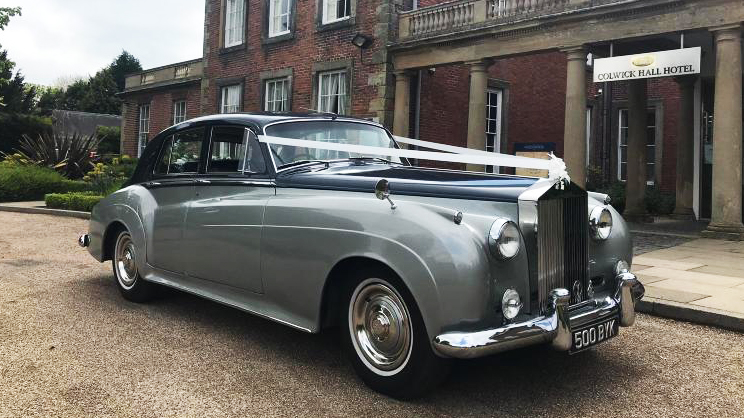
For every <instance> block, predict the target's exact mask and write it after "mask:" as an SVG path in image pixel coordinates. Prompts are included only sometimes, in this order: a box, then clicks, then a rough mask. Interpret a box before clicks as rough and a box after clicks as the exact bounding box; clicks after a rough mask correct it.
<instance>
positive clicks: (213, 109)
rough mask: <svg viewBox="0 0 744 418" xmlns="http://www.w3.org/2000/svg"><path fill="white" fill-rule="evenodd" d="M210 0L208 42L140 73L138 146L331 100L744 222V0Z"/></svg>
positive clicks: (727, 233)
mask: <svg viewBox="0 0 744 418" xmlns="http://www.w3.org/2000/svg"><path fill="white" fill-rule="evenodd" d="M205 7H206V18H205V22H204V57H203V58H202V59H199V60H194V61H188V62H182V63H177V64H173V65H169V66H166V67H160V68H154V69H151V70H146V71H144V72H142V73H139V74H133V75H131V76H129V77H128V78H127V83H126V90H125V92H124V93H123V94H122V98H123V99H124V102H125V104H124V109H123V111H124V122H123V133H122V136H123V141H122V144H123V145H122V147H123V152H124V153H126V154H130V155H137V154H138V153H139V150H140V149H142V147H143V145H144V144H146V142H147V141H148V140H149V139H152V138H153V137H154V136H155V134H157V133H158V132H159V131H161V130H163V129H165V128H166V127H168V126H170V125H172V124H174V123H179V122H181V121H183V120H186V119H189V118H193V117H196V116H200V115H205V114H213V113H230V112H255V111H264V110H265V111H282V112H283V111H293V112H305V111H308V110H317V111H328V112H335V113H339V114H345V115H352V116H355V117H360V118H370V119H374V120H376V121H379V122H380V123H382V124H384V125H385V126H387V127H389V128H391V129H392V130H393V131H394V133H396V134H398V135H405V136H411V137H415V138H420V139H423V140H427V141H436V142H444V143H448V144H453V145H459V146H468V147H471V148H475V149H481V150H488V151H498V152H503V153H510V154H515V153H517V154H523V155H530V153H531V152H537V151H539V152H545V151H550V150H555V153H556V154H557V155H558V156H561V157H563V158H564V159H565V160H566V163H567V165H568V167H569V174H570V175H571V177H572V179H573V180H574V181H576V182H577V183H579V184H583V183H584V182H585V178H586V172H587V167H590V168H591V167H596V168H598V169H599V170H601V173H602V174H603V175H604V176H605V179H606V180H622V181H627V189H628V190H627V194H628V195H627V205H626V215H634V214H635V215H638V214H641V212H643V211H644V210H645V209H643V196H642V194H643V189H644V188H645V186H646V185H647V184H654V185H656V186H658V187H660V188H661V189H662V190H665V191H669V192H676V199H677V207H676V209H675V212H676V213H677V214H678V215H680V216H695V217H697V218H703V219H710V221H711V222H710V225H709V227H708V231H709V234H711V235H717V236H724V237H730V238H737V237H742V233H744V227H742V179H741V174H742V173H741V168H742V151H741V148H742V42H741V37H742V21H744V1H742V0H455V1H442V0H418V1H416V0H206V5H205ZM195 29H196V28H195ZM665 51H668V52H665ZM610 57H613V58H610ZM600 65H601V66H603V68H604V67H606V69H607V70H606V71H605V70H604V69H603V70H602V71H597V69H598V66H600ZM662 67H663V68H672V67H674V68H677V70H669V69H661V70H657V71H653V69H654V68H662ZM640 69H643V70H644V71H646V72H647V73H646V74H643V73H640V72H639V71H637V70H640ZM597 73H599V74H597ZM613 73H614V75H615V76H612V74H613ZM631 73H632V74H631ZM608 74H610V76H608ZM617 74H621V76H617ZM622 74H624V75H625V76H622ZM597 77H602V80H603V81H598V80H597ZM595 80H597V81H598V82H595ZM604 80H608V81H604ZM609 80H611V81H609ZM533 155H534V154H533ZM469 168H471V169H480V170H484V169H485V170H488V171H493V170H494V169H496V170H498V168H493V167H486V168H483V167H469Z"/></svg>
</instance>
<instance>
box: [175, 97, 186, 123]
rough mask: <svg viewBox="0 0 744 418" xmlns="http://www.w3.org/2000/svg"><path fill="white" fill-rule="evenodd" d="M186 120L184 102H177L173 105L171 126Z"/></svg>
mask: <svg viewBox="0 0 744 418" xmlns="http://www.w3.org/2000/svg"><path fill="white" fill-rule="evenodd" d="M185 120H186V100H179V101H177V102H175V103H173V124H174V125H178V124H179V123H181V122H183V121H185Z"/></svg>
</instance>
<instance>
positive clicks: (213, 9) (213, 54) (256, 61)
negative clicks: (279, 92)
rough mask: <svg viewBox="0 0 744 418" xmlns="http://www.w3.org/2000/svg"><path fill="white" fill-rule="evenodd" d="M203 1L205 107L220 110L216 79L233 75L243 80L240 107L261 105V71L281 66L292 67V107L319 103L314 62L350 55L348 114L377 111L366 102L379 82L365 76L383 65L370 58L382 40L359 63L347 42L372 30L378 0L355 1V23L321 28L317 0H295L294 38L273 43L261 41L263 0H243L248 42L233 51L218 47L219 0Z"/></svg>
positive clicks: (249, 108)
mask: <svg viewBox="0 0 744 418" xmlns="http://www.w3.org/2000/svg"><path fill="white" fill-rule="evenodd" d="M207 1H208V3H209V7H208V9H207V10H208V14H207V16H206V19H207V22H206V24H207V32H208V40H209V41H208V43H207V45H206V48H205V53H206V58H207V60H206V62H207V68H206V69H205V72H206V77H207V78H208V79H209V88H208V90H207V91H206V92H205V93H206V96H205V99H206V107H205V109H204V111H205V113H217V112H218V110H219V109H218V95H219V85H218V84H219V80H221V79H231V78H236V79H240V80H242V81H243V82H244V94H243V110H244V111H258V110H261V108H262V103H261V85H260V80H259V74H260V72H261V71H266V70H277V69H284V68H292V69H293V86H292V90H293V91H292V100H291V107H292V110H293V111H304V110H307V109H315V108H316V107H317V104H316V103H311V101H312V91H313V86H312V66H313V63H316V62H328V61H340V60H350V61H352V62H353V74H352V83H353V84H352V86H353V87H352V92H351V96H352V109H351V114H352V115H354V116H357V117H373V116H375V113H374V112H372V111H370V109H369V103H370V100H371V99H372V98H373V97H375V96H376V95H377V87H375V86H370V85H369V82H368V80H369V75H370V74H371V73H375V72H378V71H380V69H381V67H382V64H372V59H373V55H375V54H377V53H378V52H379V51H380V49H381V47H383V46H384V45H383V42H381V41H380V40H379V39H377V40H376V41H375V43H374V45H373V46H372V47H371V48H369V49H367V50H365V51H364V63H362V62H361V61H360V51H359V49H358V48H357V47H355V46H353V45H352V44H351V39H352V37H353V36H354V34H356V33H358V32H361V33H363V34H367V35H370V36H373V35H374V34H375V30H376V24H377V15H376V8H377V7H378V6H379V5H380V3H381V2H380V1H379V0H376V1H368V0H358V1H357V9H356V17H355V21H356V24H355V25H352V26H349V27H344V28H338V29H331V30H323V31H318V28H317V23H316V20H317V8H316V0H297V6H296V7H297V13H296V16H295V21H294V23H295V26H296V27H295V31H294V38H293V39H290V40H286V41H282V42H278V43H272V44H264V43H263V36H264V28H263V25H264V24H265V19H264V13H265V12H264V8H265V1H263V0H247V1H248V8H247V10H248V25H247V33H246V39H247V48H242V49H241V48H238V50H236V51H231V52H224V51H221V47H220V45H221V42H220V22H221V19H220V16H221V13H222V12H221V10H220V5H221V1H220V0H207Z"/></svg>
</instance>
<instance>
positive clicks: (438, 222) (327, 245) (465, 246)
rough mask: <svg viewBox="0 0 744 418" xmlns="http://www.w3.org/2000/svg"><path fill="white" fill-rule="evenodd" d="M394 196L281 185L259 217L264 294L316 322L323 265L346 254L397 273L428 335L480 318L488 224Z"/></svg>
mask: <svg viewBox="0 0 744 418" xmlns="http://www.w3.org/2000/svg"><path fill="white" fill-rule="evenodd" d="M395 203H396V205H397V209H395V210H392V209H391V208H390V205H389V204H388V203H387V202H381V201H379V200H377V199H375V197H374V196H373V195H371V194H360V193H344V194H343V195H341V196H339V193H333V192H329V193H325V192H318V191H317V190H314V191H312V192H311V193H308V191H305V192H303V191H297V190H279V191H278V194H277V196H276V197H274V198H272V199H270V201H269V202H268V204H267V207H266V212H265V217H264V232H263V236H262V245H261V248H262V254H261V268H262V276H263V279H264V289H265V293H266V296H267V297H269V298H270V299H272V301H273V302H275V303H276V305H277V306H282V307H284V308H286V309H287V310H288V311H289V312H290V314H291V315H292V316H294V317H296V318H297V319H298V322H301V323H308V322H309V323H311V324H315V326H314V327H312V328H313V330H314V331H315V330H318V329H319V327H320V320H321V318H320V312H321V309H320V308H321V303H322V297H323V289H324V286H325V282H326V280H327V278H328V276H329V273H330V272H331V271H332V269H333V267H334V266H335V265H336V264H337V263H338V262H340V261H342V260H344V259H348V258H349V257H365V258H369V259H373V260H377V261H379V262H381V263H383V264H385V265H387V266H388V267H390V268H391V269H392V270H393V271H395V272H396V273H397V274H398V276H399V277H400V278H401V280H402V281H403V282H404V283H405V285H406V286H407V287H408V290H409V291H410V292H411V294H412V295H413V297H414V298H415V300H416V303H417V305H418V307H419V310H420V311H421V314H422V317H423V319H424V323H425V325H426V328H427V333H428V334H429V336H430V337H431V338H430V339H433V338H434V337H435V336H436V335H438V333H440V332H441V331H442V330H443V329H446V328H447V327H448V326H451V325H453V324H456V323H462V322H476V321H479V320H480V319H481V318H482V317H483V314H484V311H485V310H486V308H487V306H488V304H489V300H490V296H489V295H490V286H491V281H490V280H489V278H490V270H489V263H488V259H487V254H486V253H485V252H484V244H483V242H482V241H484V240H485V234H486V232H487V229H486V230H485V231H484V232H483V233H482V234H481V233H480V232H477V233H474V230H473V227H472V226H471V225H469V224H467V223H466V222H463V224H461V225H457V224H455V222H454V221H453V216H454V214H455V212H454V211H453V210H451V209H448V208H446V207H441V206H437V205H434V204H426V203H424V202H421V201H417V200H416V199H408V198H407V197H404V196H400V197H397V198H396V201H395ZM478 228H480V227H478ZM480 235H483V237H482V238H481V237H480ZM298 301H299V302H298Z"/></svg>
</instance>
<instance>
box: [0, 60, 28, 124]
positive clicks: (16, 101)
mask: <svg viewBox="0 0 744 418" xmlns="http://www.w3.org/2000/svg"><path fill="white" fill-rule="evenodd" d="M14 68H15V63H14V62H13V61H11V60H9V59H8V51H5V50H0V105H1V106H0V111H3V112H8V113H30V112H31V110H33V108H34V104H35V103H34V99H35V97H36V89H35V87H30V88H26V85H25V83H24V77H23V75H22V74H21V72H20V71H18V72H16V73H15V74H13V69H14Z"/></svg>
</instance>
